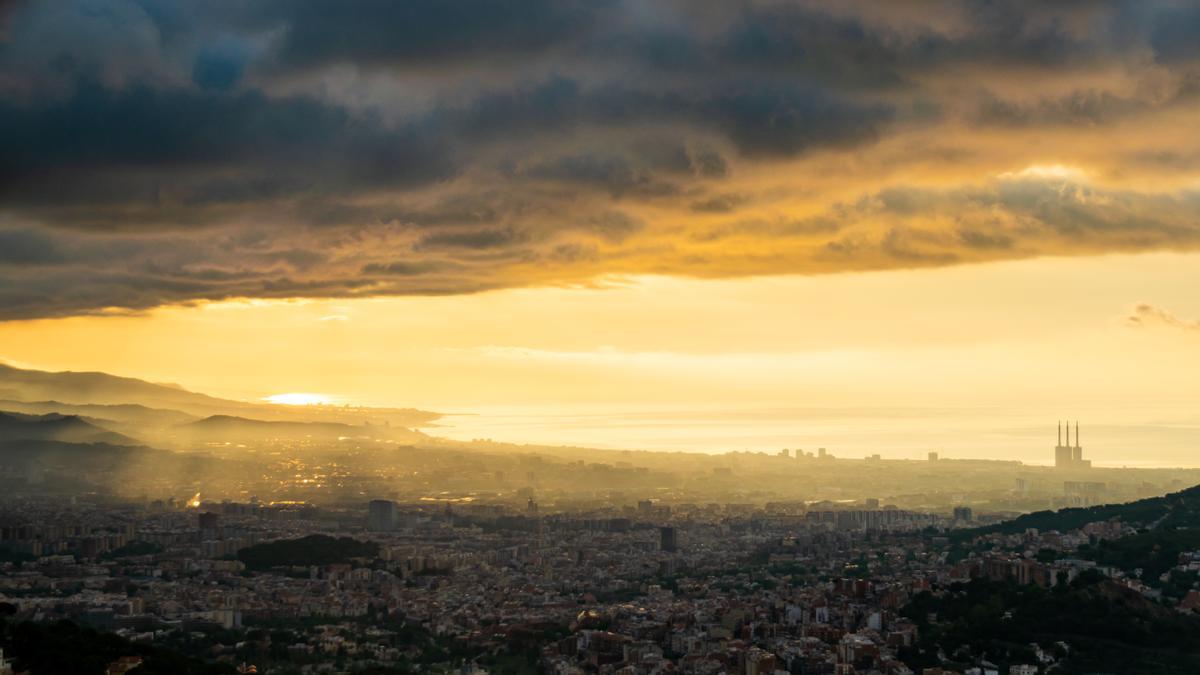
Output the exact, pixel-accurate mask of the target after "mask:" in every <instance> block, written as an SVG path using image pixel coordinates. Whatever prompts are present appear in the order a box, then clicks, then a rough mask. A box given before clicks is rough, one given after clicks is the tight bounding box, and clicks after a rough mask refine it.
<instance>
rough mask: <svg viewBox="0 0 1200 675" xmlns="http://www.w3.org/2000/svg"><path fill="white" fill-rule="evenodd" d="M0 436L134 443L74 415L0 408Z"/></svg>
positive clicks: (23, 438)
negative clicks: (44, 413) (7, 410)
mask: <svg viewBox="0 0 1200 675" xmlns="http://www.w3.org/2000/svg"><path fill="white" fill-rule="evenodd" d="M0 439H2V440H4V441H22V440H30V441H33V440H36V441H62V442H66V443H108V444H111V445H137V444H138V441H137V440H135V439H133V438H130V437H128V436H125V435H122V434H118V433H115V432H112V431H109V430H107V429H104V428H102V427H99V426H96V425H95V424H92V423H91V422H88V421H86V420H84V419H82V418H80V417H78V416H75V415H59V414H49V415H25V414H22V413H12V412H3V411H0Z"/></svg>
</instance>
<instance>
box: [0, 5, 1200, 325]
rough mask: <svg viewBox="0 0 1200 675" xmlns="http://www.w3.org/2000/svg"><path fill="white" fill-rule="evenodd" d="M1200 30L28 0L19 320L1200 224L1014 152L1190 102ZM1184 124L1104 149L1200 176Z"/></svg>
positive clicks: (6, 123) (14, 262) (790, 263)
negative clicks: (1153, 137) (1057, 133)
mask: <svg viewBox="0 0 1200 675" xmlns="http://www.w3.org/2000/svg"><path fill="white" fill-rule="evenodd" d="M1198 36H1200V13H1198V12H1197V10H1196V8H1195V7H1193V6H1192V4H1190V3H1186V2H1182V0H1180V1H1174V0H1162V1H1144V2H1135V1H1133V0H1072V1H1069V2H1054V3H1046V2H1035V1H1033V0H1018V1H1014V2H992V1H990V0H936V1H935V0H930V1H928V2H925V1H915V0H893V1H892V2H888V3H872V2H864V1H862V0H842V1H839V2H830V1H829V0H789V1H782V0H781V1H778V2H776V1H773V0H745V1H734V2H729V1H727V0H658V1H655V2H649V1H642V0H530V1H527V2H509V1H506V0H411V1H408V2H389V1H385V0H368V1H367V2H353V3H347V2H335V1H333V0H304V1H300V2H290V1H289V2H285V1H282V0H267V1H266V2H256V3H245V2H240V1H237V0H213V2H211V3H205V4H197V3H185V2H179V1H177V0H110V1H109V2H106V3H102V4H101V5H95V4H93V3H90V2H87V1H85V0H77V1H70V0H66V1H64V2H17V3H12V2H5V3H0V316H3V317H5V318H18V317H25V316H42V315H53V316H58V315H65V314H71V313H79V312H92V311H98V310H100V309H104V308H118V309H119V308H125V309H141V308H147V307H153V306H155V305H159V304H164V303H176V302H188V301H194V300H206V299H221V298H230V297H242V296H252V297H259V296H261V297H289V296H297V295H313V296H333V297H354V296H358V295H371V294H388V293H459V292H463V293H465V292H474V291H478V290H481V289H487V288H498V287H505V286H514V285H524V284H533V283H558V282H563V281H568V280H570V281H583V280H586V278H587V277H589V275H596V274H602V273H604V272H606V271H610V269H611V270H617V271H620V272H639V271H649V272H655V273H681V274H700V275H706V276H720V275H722V274H760V273H774V272H809V271H838V270H843V269H860V268H875V267H889V266H896V267H904V266H916V265H936V264H951V263H954V262H958V261H965V260H978V259H995V258H1000V257H1015V256H1022V255H1039V254H1045V253H1054V252H1056V251H1061V250H1063V249H1064V248H1066V247H1069V246H1078V247H1081V248H1083V249H1086V250H1090V251H1103V250H1138V249H1139V248H1153V247H1163V246H1170V247H1190V246H1195V245H1197V243H1198V240H1197V237H1196V226H1195V223H1196V222H1197V215H1200V202H1198V201H1197V199H1196V197H1195V196H1194V195H1193V194H1192V193H1191V192H1187V191H1186V190H1182V191H1181V190H1180V189H1174V191H1171V190H1164V191H1160V192H1147V191H1146V189H1145V188H1144V187H1141V188H1139V187H1136V186H1135V187H1130V188H1128V189H1123V188H1120V187H1116V186H1114V185H1107V186H1103V185H1089V184H1088V183H1087V182H1086V181H1066V182H1064V181H1056V180H1047V179H1046V178H1045V177H1044V176H1043V177H1037V176H1033V177H1025V178H1021V179H1017V178H1013V177H1011V176H1010V177H1009V178H1006V179H998V178H997V175H998V174H999V173H1000V172H1005V171H1007V172H1011V171H1020V169H1022V168H1023V167H1025V166H1028V165H1033V164H1039V163H1044V161H1049V162H1052V163H1056V164H1057V163H1064V164H1070V163H1071V162H1072V161H1074V160H1075V158H1076V157H1080V159H1079V163H1081V164H1091V165H1100V164H1103V163H1104V161H1105V160H1102V159H1096V156H1095V155H1091V156H1089V157H1090V161H1088V159H1089V157H1083V156H1082V151H1081V150H1080V148H1084V149H1086V148H1087V146H1088V144H1087V143H1077V144H1075V145H1068V144H1065V143H1064V144H1063V145H1062V146H1060V147H1047V146H1046V138H1047V137H1045V136H1042V137H1040V138H1039V137H1032V136H1031V137H1028V138H1023V139H1022V140H1021V141H1020V142H1019V143H1016V142H1014V143H1008V144H1006V143H1005V142H1004V136H1005V135H1006V134H1013V135H1016V134H1037V133H1039V132H1042V131H1044V130H1047V129H1057V130H1064V131H1070V132H1071V133H1080V130H1095V133H1096V134H1097V138H1098V139H1102V140H1105V139H1106V136H1105V134H1107V133H1108V132H1109V131H1110V130H1112V129H1117V128H1121V129H1122V130H1123V132H1122V133H1125V134H1127V135H1133V134H1149V133H1150V132H1149V131H1147V130H1148V129H1152V128H1155V125H1156V124H1161V120H1157V119H1150V116H1153V115H1159V114H1168V113H1169V114H1171V115H1173V116H1174V117H1172V119H1174V120H1176V121H1175V122H1174V124H1176V125H1181V124H1184V125H1185V124H1186V120H1188V119H1194V118H1191V117H1189V115H1188V113H1189V112H1193V108H1194V107H1195V106H1196V104H1197V101H1198V100H1200V97H1197V96H1196V93H1197V92H1200V50H1198V49H1197V47H1196V45H1197V44H1200V40H1198V39H1197V37H1198ZM1179 120H1183V121H1182V122H1180V121H1179ZM1187 131H1188V130H1187V129H1186V128H1184V129H1180V128H1179V127H1178V126H1176V127H1175V128H1173V129H1172V130H1171V132H1170V133H1171V134H1173V136H1170V135H1169V134H1166V133H1164V135H1163V138H1172V137H1173V138H1186V137H1188V135H1189V134H1187V133H1186V132H1187ZM1192 135H1194V134H1192ZM942 136H946V137H947V139H946V140H945V142H942ZM951 137H952V138H951ZM1147 138H1150V137H1149V136H1147ZM931 139H932V142H931ZM997 139H1000V140H999V142H998V141H997ZM1162 145H1164V144H1160V145H1159V146H1152V145H1151V144H1148V143H1146V144H1142V143H1137V142H1134V141H1130V142H1127V143H1125V144H1124V145H1123V146H1122V147H1121V148H1119V149H1115V150H1114V151H1113V153H1111V157H1113V158H1116V159H1111V160H1107V161H1110V162H1112V163H1116V162H1120V166H1119V167H1113V166H1109V167H1108V168H1107V170H1104V169H1103V167H1102V169H1101V170H1100V171H1099V172H1100V173H1103V174H1105V176H1106V177H1107V178H1109V179H1111V180H1113V181H1117V182H1119V179H1125V178H1131V175H1132V174H1136V173H1137V172H1139V171H1145V172H1156V173H1154V174H1153V175H1155V176H1163V175H1168V176H1169V175H1171V174H1172V173H1182V172H1186V171H1192V170H1194V168H1195V166H1197V162H1196V161H1195V158H1196V157H1200V148H1197V147H1187V146H1186V143H1178V142H1174V143H1170V144H1167V147H1161V146H1162ZM998 147H1003V148H1004V149H1005V151H1006V152H1008V153H1009V155H1008V156H1006V157H1005V159H1004V160H1003V162H1004V163H1003V166H1002V167H1001V168H997V164H995V163H993V164H988V163H987V162H988V161H989V159H990V158H991V157H992V156H994V155H996V156H999V155H1003V153H1001V152H998V151H997V150H996V148H998ZM1013 148H1021V149H1020V150H1013ZM1042 153H1046V154H1047V155H1048V156H1049V157H1050V159H1049V160H1044V159H1043V157H1042V156H1041V155H1042ZM1121 158H1125V159H1121ZM997 161H1000V160H997ZM1014 163H1015V164H1014ZM1010 164H1011V165H1010ZM984 167H986V168H984ZM1122 171H1124V172H1125V173H1124V174H1123V173H1122ZM922 172H927V173H929V172H932V173H936V174H937V175H938V176H939V178H938V179H936V180H934V181H933V182H935V183H936V182H938V181H942V182H948V183H951V184H949V185H947V186H943V187H930V186H929V185H928V181H927V182H926V184H923V185H922V186H917V185H915V184H909V178H914V179H915V178H916V177H918V175H923V174H922ZM1127 174H1129V175H1127ZM945 175H955V176H958V178H957V182H954V181H948V179H945V178H944V176H945ZM1132 177H1137V176H1136V175H1132ZM1148 182H1149V181H1145V180H1143V181H1141V182H1140V183H1139V185H1143V186H1144V185H1146V184H1147V183H1148ZM826 192H828V193H829V194H826ZM806 214H807V215H806ZM697 221H698V222H697ZM734 239H736V240H737V246H732V245H729V246H727V244H729V242H730V241H732V240H734Z"/></svg>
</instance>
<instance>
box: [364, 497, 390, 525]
mask: <svg viewBox="0 0 1200 675" xmlns="http://www.w3.org/2000/svg"><path fill="white" fill-rule="evenodd" d="M395 527H396V503H395V502H393V501H390V500H387V499H372V500H371V503H370V504H369V505H367V529H368V530H371V531H372V532H391V531H392V530H393V529H395Z"/></svg>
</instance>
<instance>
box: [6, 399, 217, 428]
mask: <svg viewBox="0 0 1200 675" xmlns="http://www.w3.org/2000/svg"><path fill="white" fill-rule="evenodd" d="M0 410H9V411H13V412H21V413H26V414H29V415H47V414H50V413H59V414H62V415H78V416H80V417H94V418H98V419H100V420H106V421H107V420H111V421H113V422H117V423H120V424H133V425H138V426H151V427H166V426H174V425H177V424H186V423H187V422H194V421H195V420H196V419H197V418H196V416H195V415H189V414H187V413H185V412H180V411H178V410H167V409H165V408H149V407H147V406H144V405H138V404H135V403H124V404H97V403H63V402H61V401H14V400H0Z"/></svg>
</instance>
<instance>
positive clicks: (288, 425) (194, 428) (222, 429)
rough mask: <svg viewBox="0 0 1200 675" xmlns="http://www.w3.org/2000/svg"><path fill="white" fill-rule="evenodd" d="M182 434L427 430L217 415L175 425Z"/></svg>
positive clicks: (403, 433)
mask: <svg viewBox="0 0 1200 675" xmlns="http://www.w3.org/2000/svg"><path fill="white" fill-rule="evenodd" d="M175 430H176V431H178V432H179V433H180V434H182V435H184V436H186V437H189V438H191V439H194V440H204V441H208V442H223V441H230V442H234V441H246V440H262V439H291V440H302V439H321V440H331V439H337V438H371V439H387V440H399V441H412V440H418V439H421V438H425V435H424V434H421V433H419V432H415V431H411V430H409V429H406V428H404V427H391V426H384V425H366V424H358V425H351V424H343V423H340V422H284V421H269V420H257V419H248V418H245V417H233V416H230V415H213V416H211V417H206V418H205V419H202V420H197V421H195V422H189V423H187V424H182V425H179V426H177V427H175Z"/></svg>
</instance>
